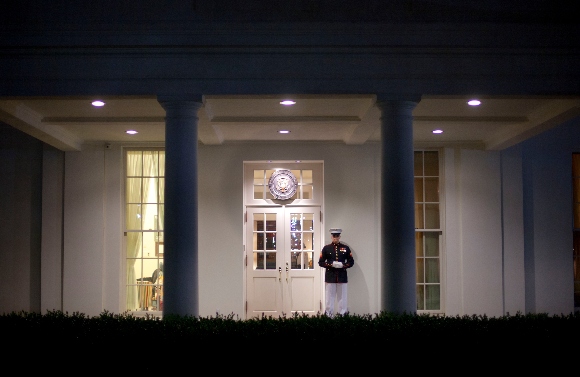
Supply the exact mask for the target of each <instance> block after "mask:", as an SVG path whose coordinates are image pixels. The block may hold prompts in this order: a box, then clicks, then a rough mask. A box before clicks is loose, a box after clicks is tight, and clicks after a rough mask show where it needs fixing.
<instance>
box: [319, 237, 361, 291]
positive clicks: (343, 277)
mask: <svg viewBox="0 0 580 377" xmlns="http://www.w3.org/2000/svg"><path fill="white" fill-rule="evenodd" d="M335 261H338V262H342V264H343V265H344V267H343V268H334V267H332V262H335ZM318 265H319V266H320V267H324V268H325V269H326V272H325V273H324V281H325V282H327V283H348V275H347V273H346V269H347V268H351V267H352V266H354V259H353V257H352V252H351V251H350V248H349V247H348V246H347V245H345V244H343V243H340V242H339V243H337V244H334V243H329V244H328V245H326V246H324V247H323V248H322V251H321V252H320V258H319V259H318Z"/></svg>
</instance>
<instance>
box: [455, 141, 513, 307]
mask: <svg viewBox="0 0 580 377" xmlns="http://www.w3.org/2000/svg"><path fill="white" fill-rule="evenodd" d="M444 155H445V169H444V170H445V184H444V186H445V196H446V203H448V208H446V211H445V220H446V229H445V246H446V248H447V252H446V255H445V261H446V263H447V264H446V268H445V271H446V281H445V288H446V291H445V292H446V293H445V301H446V314H448V315H457V314H458V315H463V314H468V315H469V314H481V313H486V314H487V315H489V316H499V315H502V314H503V299H502V297H503V293H502V286H503V279H502V269H501V266H502V237H501V234H502V228H501V176H500V158H499V152H485V151H479V150H455V151H447V152H446V153H445V154H444Z"/></svg>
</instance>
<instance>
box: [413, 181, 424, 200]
mask: <svg viewBox="0 0 580 377" xmlns="http://www.w3.org/2000/svg"><path fill="white" fill-rule="evenodd" d="M415 202H424V200H423V177H419V178H415Z"/></svg>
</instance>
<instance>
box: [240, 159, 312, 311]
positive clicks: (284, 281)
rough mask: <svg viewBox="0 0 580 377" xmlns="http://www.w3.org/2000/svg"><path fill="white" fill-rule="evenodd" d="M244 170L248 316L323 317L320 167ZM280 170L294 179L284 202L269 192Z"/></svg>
mask: <svg viewBox="0 0 580 377" xmlns="http://www.w3.org/2000/svg"><path fill="white" fill-rule="evenodd" d="M274 166H275V167H274ZM244 169H245V175H244V177H245V179H244V181H245V198H246V200H245V221H244V226H245V237H244V238H245V247H244V254H245V255H244V272H245V273H244V276H245V299H246V317H247V318H253V317H262V316H265V317H284V316H286V317H291V316H293V315H294V314H295V313H297V314H300V315H301V314H306V315H316V314H317V313H319V312H322V310H323V309H322V303H323V301H322V300H323V297H322V296H323V285H322V278H321V276H322V273H321V268H320V267H319V266H318V257H319V255H320V250H321V248H322V241H323V240H322V236H321V232H320V229H321V227H322V224H321V223H322V205H321V202H322V201H321V198H320V196H321V195H322V163H321V162H314V163H301V164H299V165H298V164H296V163H288V162H287V163H283V162H281V163H274V164H272V163H267V164H264V163H259V162H255V163H246V164H245V166H244ZM280 171H284V172H288V174H290V173H289V172H292V173H293V174H292V175H293V176H295V177H296V182H295V183H296V193H295V194H293V195H291V196H290V195H289V197H288V198H285V199H284V200H282V199H280V197H276V196H275V195H276V194H277V193H276V192H273V193H272V192H269V190H268V180H269V179H270V178H271V177H275V176H276V175H277V174H278V173H279V172H280ZM292 179H294V177H293V178H292ZM315 193H316V195H315Z"/></svg>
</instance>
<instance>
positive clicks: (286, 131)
mask: <svg viewBox="0 0 580 377" xmlns="http://www.w3.org/2000/svg"><path fill="white" fill-rule="evenodd" d="M278 133H279V134H289V133H290V131H288V130H280V131H278Z"/></svg>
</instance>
